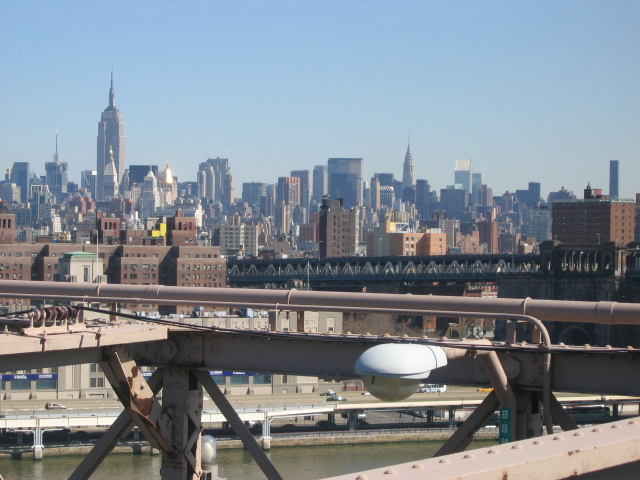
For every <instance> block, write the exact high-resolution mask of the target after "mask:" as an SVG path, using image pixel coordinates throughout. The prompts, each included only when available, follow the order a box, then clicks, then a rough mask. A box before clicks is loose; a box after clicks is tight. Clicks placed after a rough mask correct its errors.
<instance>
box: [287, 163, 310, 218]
mask: <svg viewBox="0 0 640 480" xmlns="http://www.w3.org/2000/svg"><path fill="white" fill-rule="evenodd" d="M291 176H292V177H298V178H299V179H300V205H301V206H302V207H304V208H306V209H307V211H308V210H309V204H310V202H311V186H312V185H311V172H310V171H309V170H292V171H291Z"/></svg>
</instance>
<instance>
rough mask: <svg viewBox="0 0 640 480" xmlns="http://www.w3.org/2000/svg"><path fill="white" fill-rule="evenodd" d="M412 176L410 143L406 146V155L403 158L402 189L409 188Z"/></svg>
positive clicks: (411, 183) (412, 181) (411, 184)
mask: <svg viewBox="0 0 640 480" xmlns="http://www.w3.org/2000/svg"><path fill="white" fill-rule="evenodd" d="M414 183H415V182H414V176H413V154H412V153H411V142H409V144H408V145H407V153H406V155H405V156H404V165H403V168H402V189H403V190H404V189H405V188H411V187H412V186H413V184H414Z"/></svg>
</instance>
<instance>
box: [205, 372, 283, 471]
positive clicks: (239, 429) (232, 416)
mask: <svg viewBox="0 0 640 480" xmlns="http://www.w3.org/2000/svg"><path fill="white" fill-rule="evenodd" d="M192 372H193V374H194V375H195V376H196V378H197V379H198V380H199V381H200V383H201V384H202V386H203V387H204V389H205V390H206V391H207V393H208V394H209V395H211V399H212V400H213V401H214V402H215V404H216V405H217V406H218V408H219V409H220V411H221V412H222V414H223V415H224V416H225V418H226V419H227V421H228V422H229V424H230V425H231V428H233V430H234V431H235V432H236V435H238V438H240V440H241V441H242V444H243V445H244V448H245V449H247V450H248V451H249V453H250V454H251V456H252V457H253V459H254V460H255V461H256V463H257V464H258V466H259V467H260V469H261V470H262V473H264V474H265V476H266V477H267V479H268V480H282V476H281V475H280V473H279V472H278V470H277V469H276V467H275V466H274V465H273V463H271V460H270V459H269V457H268V456H267V454H266V453H264V451H263V450H262V448H260V445H258V442H256V439H255V438H254V437H253V435H252V434H251V432H250V431H249V429H248V428H247V426H246V425H245V424H244V422H243V421H242V419H241V418H240V417H239V416H238V413H237V412H236V411H235V409H234V408H233V406H232V405H231V404H230V403H229V400H227V398H226V397H225V396H224V393H222V391H221V390H220V388H219V387H218V385H216V382H214V381H213V378H211V376H210V375H209V373H208V372H206V371H203V370H192Z"/></svg>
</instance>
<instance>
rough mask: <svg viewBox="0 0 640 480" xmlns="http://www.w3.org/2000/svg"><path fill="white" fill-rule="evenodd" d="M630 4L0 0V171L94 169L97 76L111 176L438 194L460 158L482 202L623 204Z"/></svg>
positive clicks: (630, 183) (635, 56) (633, 80)
mask: <svg viewBox="0 0 640 480" xmlns="http://www.w3.org/2000/svg"><path fill="white" fill-rule="evenodd" d="M639 25H640V2H638V1H637V0H629V1H623V0H621V1H604V0H603V1H588V0H579V1H578V0H576V1H566V0H559V1H558V0H555V1H535V2H525V1H482V2H479V1H455V0H454V1H444V0H443V1H427V0H417V1H384V2H383V1H304V2H301V1H259V2H258V1H218V2H215V1H191V2H169V1H161V2H155V1H154V2H150V1H136V2H128V1H127V2H124V1H89V2H86V1H27V2H20V1H17V0H16V1H13V0H2V1H0V72H1V75H0V104H1V105H2V108H0V167H1V168H2V169H3V172H4V171H6V168H7V167H8V166H10V165H11V164H12V163H13V162H14V161H28V162H30V163H31V165H32V168H33V169H34V170H35V171H36V173H38V174H40V175H42V174H44V162H46V161H50V159H51V156H52V155H53V153H54V147H55V129H56V126H59V131H60V139H59V145H60V154H61V155H62V160H63V161H66V162H68V164H69V169H70V174H71V175H70V177H71V179H73V180H76V181H79V171H80V170H81V169H85V168H92V169H95V164H96V135H97V124H98V121H99V120H100V113H101V112H102V110H103V109H104V108H105V107H106V106H107V101H108V90H109V76H110V73H111V68H112V66H113V69H114V76H115V88H116V102H117V105H118V108H120V110H121V112H122V114H123V117H124V121H125V124H126V137H127V163H128V164H158V165H161V166H162V165H164V164H165V163H166V162H169V163H170V165H171V166H172V168H173V170H174V172H175V173H176V174H177V175H178V176H179V178H180V180H182V181H185V180H195V179H196V170H197V167H198V164H199V163H200V162H201V161H204V160H206V158H207V157H208V156H214V157H215V156H228V157H229V159H230V163H231V168H232V171H233V173H234V175H235V177H236V195H237V196H239V195H240V193H241V186H242V182H248V181H264V182H275V181H276V180H277V177H278V176H286V175H288V174H289V171H290V170H292V169H302V168H308V169H312V168H313V166H314V165H318V164H326V161H327V158H329V157H363V158H364V161H365V178H366V179H369V178H370V177H371V175H372V174H373V173H374V172H393V173H395V174H396V177H397V178H399V177H401V175H402V162H403V160H404V154H405V151H406V146H407V138H408V135H409V134H410V135H411V148H412V151H413V156H414V161H415V172H416V178H426V179H427V180H429V182H430V183H431V185H432V187H433V188H436V189H440V188H444V187H446V185H449V184H451V183H453V178H454V175H453V169H454V165H455V160H456V158H473V160H474V164H475V170H476V171H480V172H482V173H483V174H484V181H485V183H488V184H489V185H490V186H491V187H493V189H494V193H495V194H502V193H504V191H506V190H509V191H514V190H515V189H517V188H526V187H527V182H529V181H537V182H541V184H542V191H543V193H544V194H545V195H546V192H548V191H550V190H558V189H559V188H560V187H561V186H565V187H566V188H568V189H571V190H574V192H575V193H576V194H578V195H579V196H580V197H581V194H582V189H583V188H584V187H585V185H586V183H587V182H588V181H590V182H591V184H592V186H594V187H600V188H602V189H603V190H604V191H605V193H607V192H608V174H609V170H608V169H609V160H610V159H618V160H620V170H621V184H620V194H621V196H622V197H633V196H634V195H635V193H636V192H640V184H639V182H638V179H640V27H639Z"/></svg>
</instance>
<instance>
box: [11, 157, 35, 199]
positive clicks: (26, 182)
mask: <svg viewBox="0 0 640 480" xmlns="http://www.w3.org/2000/svg"><path fill="white" fill-rule="evenodd" d="M9 180H10V181H11V182H13V183H15V184H16V185H17V186H18V187H20V202H21V203H27V202H28V201H29V195H30V193H31V176H30V172H29V162H13V168H12V169H11V174H10V178H9Z"/></svg>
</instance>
